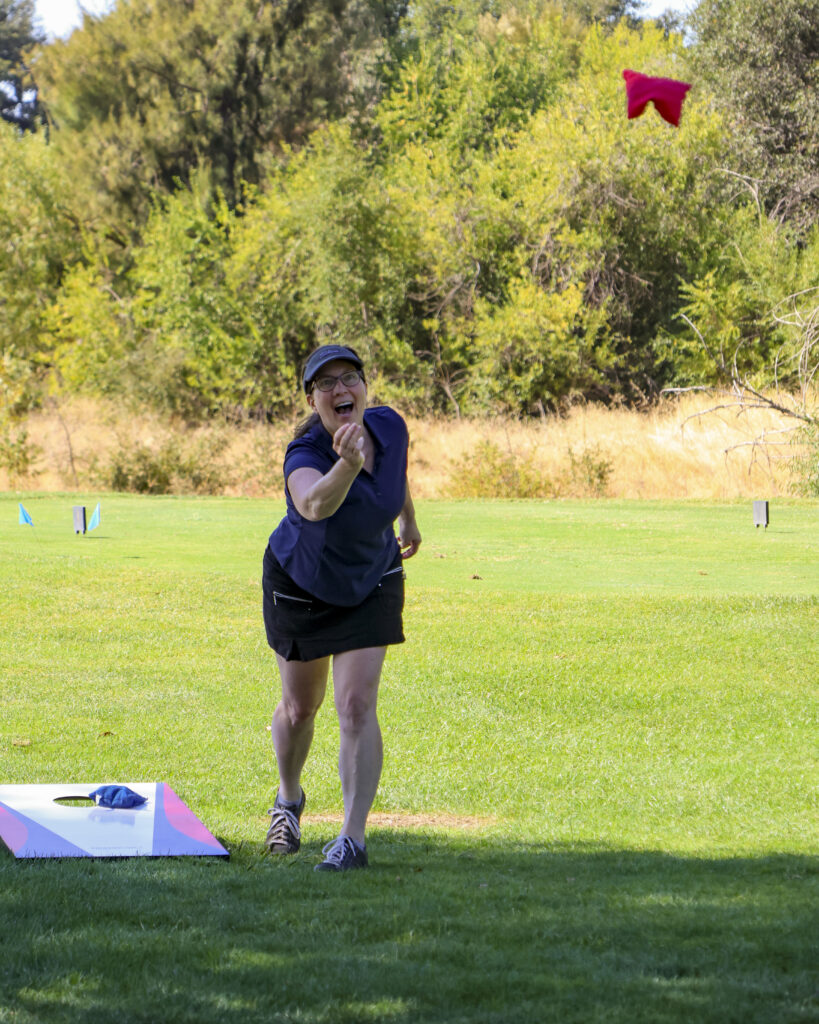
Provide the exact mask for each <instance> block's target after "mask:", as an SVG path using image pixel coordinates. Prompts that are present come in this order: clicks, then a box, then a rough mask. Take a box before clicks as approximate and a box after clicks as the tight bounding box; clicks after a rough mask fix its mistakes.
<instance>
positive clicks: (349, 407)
mask: <svg viewBox="0 0 819 1024" xmlns="http://www.w3.org/2000/svg"><path fill="white" fill-rule="evenodd" d="M335 410H336V412H337V413H338V414H339V415H340V416H344V415H345V414H346V413H349V412H352V411H353V403H352V402H339V403H338V405H337V406H335Z"/></svg>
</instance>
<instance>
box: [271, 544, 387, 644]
mask: <svg viewBox="0 0 819 1024" xmlns="http://www.w3.org/2000/svg"><path fill="white" fill-rule="evenodd" d="M262 594H263V611H264V626H265V630H266V632H267V642H268V643H269V644H270V646H271V647H272V648H273V650H274V651H276V653H277V654H280V655H281V656H282V657H283V658H284V659H285V661H313V660H314V659H315V658H326V657H327V656H328V655H330V654H341V653H342V652H343V651H357V650H361V649H362V648H365V647H388V646H389V645H390V644H401V643H403V642H404V626H403V619H402V615H403V611H404V568H403V562H402V559H401V553H400V551H399V552H398V553H397V554H396V557H395V560H394V561H393V564H392V565H391V566H390V568H389V569H388V570H387V572H385V573H384V575H383V576H382V577H381V580H380V581H379V583H378V584H377V586H376V587H375V588H374V590H373V591H372V592H371V593H370V594H368V595H367V597H365V598H364V600H363V601H362V602H361V604H357V605H353V607H351V608H347V607H344V606H342V605H338V604H328V603H327V602H326V601H322V600H320V599H319V598H317V597H314V596H313V595H312V594H309V593H308V592H307V591H306V590H302V588H301V587H300V586H298V584H296V583H294V582H293V580H292V579H291V578H290V577H289V576H288V575H287V573H286V572H285V571H284V569H283V568H282V567H281V565H280V564H279V561H278V559H277V558H276V556H275V555H274V554H273V552H272V551H271V550H270V548H269V547H267V548H265V553H264V560H263V562H262Z"/></svg>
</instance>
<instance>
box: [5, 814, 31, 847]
mask: <svg viewBox="0 0 819 1024" xmlns="http://www.w3.org/2000/svg"><path fill="white" fill-rule="evenodd" d="M0 839H2V840H3V842H4V843H5V844H6V846H7V847H8V848H9V849H10V850H11V852H12V853H17V851H18V850H20V849H22V847H23V846H25V844H26V840H27V839H28V828H26V824H25V822H23V821H20V819H19V818H18V817H17V816H16V815H15V814H13V813H12V812H11V811H10V810H9V809H8V808H7V807H6V805H5V804H0Z"/></svg>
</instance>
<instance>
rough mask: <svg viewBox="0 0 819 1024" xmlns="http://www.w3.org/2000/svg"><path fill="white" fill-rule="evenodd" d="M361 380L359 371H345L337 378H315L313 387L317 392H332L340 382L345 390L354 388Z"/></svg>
mask: <svg viewBox="0 0 819 1024" xmlns="http://www.w3.org/2000/svg"><path fill="white" fill-rule="evenodd" d="M361 379H362V377H361V370H345V371H344V373H342V374H340V375H339V376H338V377H316V379H315V380H314V381H313V387H314V388H318V389H319V391H332V390H333V388H334V387H335V386H336V384H337V383H338V381H341V383H342V384H343V385H344V387H345V388H354V387H355V386H356V384H358V382H359V381H360V380H361Z"/></svg>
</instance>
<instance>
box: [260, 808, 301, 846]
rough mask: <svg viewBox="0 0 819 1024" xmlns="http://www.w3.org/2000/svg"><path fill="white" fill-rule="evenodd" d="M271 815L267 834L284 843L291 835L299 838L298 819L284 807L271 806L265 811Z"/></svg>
mask: <svg viewBox="0 0 819 1024" xmlns="http://www.w3.org/2000/svg"><path fill="white" fill-rule="evenodd" d="M267 813H268V814H270V815H271V820H270V831H269V833H268V834H269V836H270V838H271V839H272V840H275V841H277V842H278V841H281V842H284V843H286V842H287V841H288V839H290V837H291V836H292V837H293V838H294V839H299V838H301V829H300V828H299V819H298V818H297V817H296V815H295V814H294V813H293V812H292V811H288V809H287V808H286V807H271V809H270V810H269V811H268V812H267Z"/></svg>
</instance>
